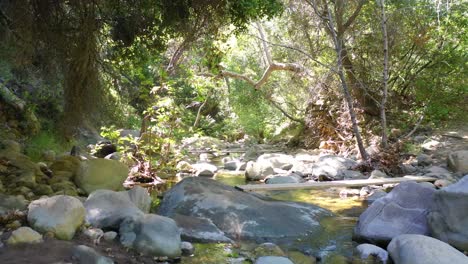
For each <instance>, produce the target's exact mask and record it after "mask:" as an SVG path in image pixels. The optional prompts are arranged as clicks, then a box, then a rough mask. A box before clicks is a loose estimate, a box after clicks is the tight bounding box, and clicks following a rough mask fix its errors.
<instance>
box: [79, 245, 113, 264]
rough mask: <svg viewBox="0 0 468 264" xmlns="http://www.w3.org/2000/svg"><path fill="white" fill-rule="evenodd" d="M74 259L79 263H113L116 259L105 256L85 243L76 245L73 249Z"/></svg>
mask: <svg viewBox="0 0 468 264" xmlns="http://www.w3.org/2000/svg"><path fill="white" fill-rule="evenodd" d="M72 259H73V260H75V261H76V262H77V263H78V264H113V263H114V261H112V259H110V258H108V257H104V256H102V255H101V254H99V253H98V252H96V250H94V249H93V248H90V247H88V246H85V245H79V246H75V247H74V248H73V250H72Z"/></svg>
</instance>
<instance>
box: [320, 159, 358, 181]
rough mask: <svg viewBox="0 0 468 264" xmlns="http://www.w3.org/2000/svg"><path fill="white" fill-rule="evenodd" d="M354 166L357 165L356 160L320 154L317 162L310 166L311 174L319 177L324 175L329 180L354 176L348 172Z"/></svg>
mask: <svg viewBox="0 0 468 264" xmlns="http://www.w3.org/2000/svg"><path fill="white" fill-rule="evenodd" d="M355 166H357V162H356V161H354V160H352V159H347V158H343V157H340V156H333V155H327V156H322V157H320V158H319V160H318V162H317V163H315V164H314V165H313V166H312V171H311V175H312V176H313V177H315V178H319V179H320V178H321V177H325V178H327V179H331V180H343V179H345V178H356V177H355V176H351V174H350V173H349V170H350V169H352V168H354V167H355ZM357 178H360V177H357Z"/></svg>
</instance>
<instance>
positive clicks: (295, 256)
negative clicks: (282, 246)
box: [288, 251, 317, 264]
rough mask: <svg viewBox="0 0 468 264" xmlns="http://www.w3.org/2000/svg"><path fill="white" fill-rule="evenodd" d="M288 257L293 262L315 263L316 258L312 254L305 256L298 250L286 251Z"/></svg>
mask: <svg viewBox="0 0 468 264" xmlns="http://www.w3.org/2000/svg"><path fill="white" fill-rule="evenodd" d="M288 258H289V259H290V260H292V262H294V264H315V263H317V260H316V259H315V257H313V256H307V255H304V254H302V253H301V252H299V251H291V252H288Z"/></svg>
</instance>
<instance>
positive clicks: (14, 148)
mask: <svg viewBox="0 0 468 264" xmlns="http://www.w3.org/2000/svg"><path fill="white" fill-rule="evenodd" d="M0 149H3V150H5V151H11V152H15V153H21V145H20V144H19V143H18V142H16V141H14V140H9V139H6V140H3V141H2V142H1V144H0Z"/></svg>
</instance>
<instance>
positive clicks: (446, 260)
mask: <svg viewBox="0 0 468 264" xmlns="http://www.w3.org/2000/svg"><path fill="white" fill-rule="evenodd" d="M387 250H388V253H389V254H390V256H391V257H392V259H393V262H394V263H395V264H455V263H457V264H468V257H467V256H465V255H464V254H463V253H461V252H460V251H458V250H456V249H455V248H453V247H451V246H450V245H449V244H447V243H444V242H442V241H440V240H437V239H434V238H432V237H428V236H423V235H415V234H406V235H400V236H397V237H395V238H393V239H392V241H391V242H390V244H389V245H388V247H387Z"/></svg>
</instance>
